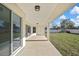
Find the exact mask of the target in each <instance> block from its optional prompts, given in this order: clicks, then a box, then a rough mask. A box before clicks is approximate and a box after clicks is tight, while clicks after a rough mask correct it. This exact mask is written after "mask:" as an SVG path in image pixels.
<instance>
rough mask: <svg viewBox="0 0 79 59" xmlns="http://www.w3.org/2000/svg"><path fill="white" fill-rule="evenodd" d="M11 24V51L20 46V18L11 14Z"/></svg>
mask: <svg viewBox="0 0 79 59" xmlns="http://www.w3.org/2000/svg"><path fill="white" fill-rule="evenodd" d="M12 22H13V24H12V25H13V26H12V27H13V31H12V32H13V33H12V34H13V39H12V43H13V51H15V50H16V49H17V48H19V47H20V46H21V18H20V17H19V16H18V15H16V14H15V13H13V12H12Z"/></svg>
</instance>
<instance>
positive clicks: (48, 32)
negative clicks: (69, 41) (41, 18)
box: [47, 24, 50, 40]
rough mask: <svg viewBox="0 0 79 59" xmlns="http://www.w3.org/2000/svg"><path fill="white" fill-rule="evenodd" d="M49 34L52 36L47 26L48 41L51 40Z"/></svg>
mask: <svg viewBox="0 0 79 59" xmlns="http://www.w3.org/2000/svg"><path fill="white" fill-rule="evenodd" d="M49 34H50V30H49V24H48V25H47V38H48V40H49V39H50V38H49Z"/></svg>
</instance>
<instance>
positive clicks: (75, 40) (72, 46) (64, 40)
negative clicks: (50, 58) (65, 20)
mask: <svg viewBox="0 0 79 59" xmlns="http://www.w3.org/2000/svg"><path fill="white" fill-rule="evenodd" d="M50 42H51V43H52V44H53V45H54V46H55V47H56V48H57V49H58V51H59V52H60V53H61V54H62V55H63V56H79V35H77V34H70V33H50Z"/></svg>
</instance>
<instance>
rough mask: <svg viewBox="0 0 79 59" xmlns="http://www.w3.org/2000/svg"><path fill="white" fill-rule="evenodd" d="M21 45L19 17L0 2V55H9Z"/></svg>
mask: <svg viewBox="0 0 79 59" xmlns="http://www.w3.org/2000/svg"><path fill="white" fill-rule="evenodd" d="M19 47H21V18H20V17H19V16H18V15H16V14H15V13H13V12H12V11H11V10H9V9H8V8H6V7H5V6H3V5H2V4H0V56H8V55H11V54H12V53H13V52H15V50H17V49H18V48H19Z"/></svg>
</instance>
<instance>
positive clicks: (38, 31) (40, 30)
mask: <svg viewBox="0 0 79 59" xmlns="http://www.w3.org/2000/svg"><path fill="white" fill-rule="evenodd" d="M36 34H37V35H40V36H45V27H44V26H43V25H41V24H37V25H36Z"/></svg>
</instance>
